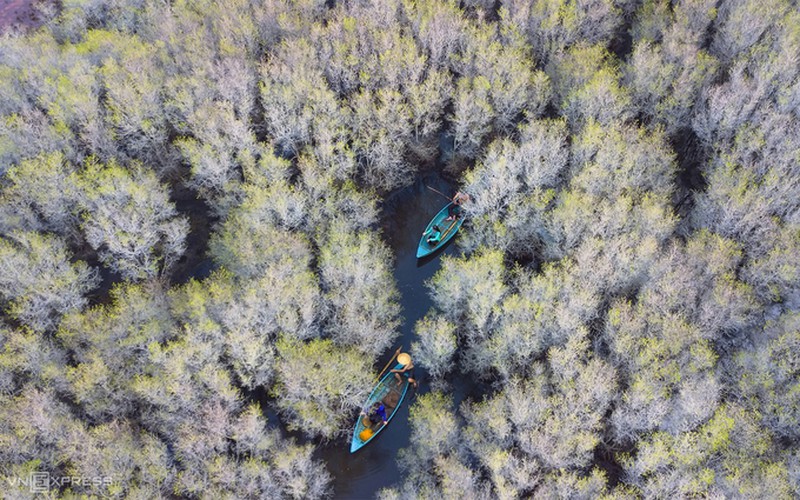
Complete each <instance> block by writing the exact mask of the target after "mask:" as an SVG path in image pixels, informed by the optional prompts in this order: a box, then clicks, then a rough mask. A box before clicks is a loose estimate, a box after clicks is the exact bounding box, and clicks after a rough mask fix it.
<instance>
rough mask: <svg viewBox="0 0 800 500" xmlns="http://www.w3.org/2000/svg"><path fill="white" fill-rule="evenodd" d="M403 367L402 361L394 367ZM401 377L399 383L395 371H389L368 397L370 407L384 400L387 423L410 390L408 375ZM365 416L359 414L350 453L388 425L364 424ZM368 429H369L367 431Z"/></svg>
mask: <svg viewBox="0 0 800 500" xmlns="http://www.w3.org/2000/svg"><path fill="white" fill-rule="evenodd" d="M402 368H403V365H402V364H400V363H398V364H397V365H395V367H394V369H395V370H400V369H402ZM400 378H401V379H402V382H399V383H398V382H397V379H395V377H394V373H392V372H389V373H387V374H386V375H384V376H383V378H382V379H381V381H380V382H378V385H376V386H375V389H373V390H372V393H371V394H370V395H369V398H368V399H367V403H366V404H365V405H364V408H365V409H368V408H369V407H371V406H372V404H373V403H375V402H377V401H381V402H383V405H384V406H385V407H386V425H389V422H391V421H392V417H394V414H395V413H397V409H398V408H399V407H400V405H401V404H402V403H403V399H404V398H405V397H406V392H408V377H402V376H401V377H400ZM365 418H366V417H364V416H363V415H360V414H359V416H358V420H357V421H356V427H355V429H354V430H353V441H352V442H351V443H350V453H355V452H357V451H358V450H360V449H361V448H362V447H364V446H366V445H367V443H369V442H370V441H372V440H373V439H375V436H377V435H378V434H379V433H380V432H381V431H382V430H383V428H384V427H386V425H383V422H378V423H377V424H376V425H374V426H367V425H364V421H365ZM367 422H369V420H367ZM367 429H369V431H367ZM365 431H366V433H365ZM362 433H365V434H362Z"/></svg>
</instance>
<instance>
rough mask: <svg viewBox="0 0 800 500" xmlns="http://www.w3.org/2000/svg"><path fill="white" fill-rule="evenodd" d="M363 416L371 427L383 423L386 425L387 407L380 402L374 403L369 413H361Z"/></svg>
mask: <svg viewBox="0 0 800 500" xmlns="http://www.w3.org/2000/svg"><path fill="white" fill-rule="evenodd" d="M361 414H362V415H363V416H365V417H367V419H368V420H369V422H370V424H371V425H375V424H377V423H378V422H382V423H383V425H386V423H387V420H386V407H385V406H384V405H383V403H381V402H380V401H375V402H374V403H372V406H371V407H370V409H369V413H367V412H365V411H363V410H362V411H361Z"/></svg>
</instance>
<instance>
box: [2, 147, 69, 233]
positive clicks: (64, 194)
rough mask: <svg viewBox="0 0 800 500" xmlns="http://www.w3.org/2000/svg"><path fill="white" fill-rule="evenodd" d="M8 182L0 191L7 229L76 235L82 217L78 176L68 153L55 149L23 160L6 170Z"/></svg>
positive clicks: (5, 228)
mask: <svg viewBox="0 0 800 500" xmlns="http://www.w3.org/2000/svg"><path fill="white" fill-rule="evenodd" d="M6 180H7V186H6V188H5V189H4V190H3V191H2V194H1V195H0V214H2V222H0V225H1V226H0V227H3V229H4V230H5V232H10V230H11V229H19V230H26V231H47V232H53V233H56V234H59V235H61V236H64V237H67V238H70V239H76V238H77V237H78V231H79V227H78V225H79V223H80V219H79V218H78V214H77V213H76V210H75V204H76V203H77V202H78V200H79V198H80V193H79V191H78V187H77V185H76V184H77V177H76V176H75V175H74V169H73V167H72V166H71V165H70V164H69V163H68V162H67V161H66V159H65V158H64V154H63V153H60V152H55V153H51V154H47V155H44V154H43V155H40V156H37V157H35V158H33V159H30V160H26V161H23V162H21V163H20V164H19V165H16V166H13V167H11V168H10V169H9V170H8V172H6Z"/></svg>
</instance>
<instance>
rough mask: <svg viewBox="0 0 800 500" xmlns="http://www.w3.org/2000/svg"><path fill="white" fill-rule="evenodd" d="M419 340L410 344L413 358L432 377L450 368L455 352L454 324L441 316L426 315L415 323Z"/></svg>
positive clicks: (444, 372) (436, 376)
mask: <svg viewBox="0 0 800 500" xmlns="http://www.w3.org/2000/svg"><path fill="white" fill-rule="evenodd" d="M415 330H416V333H417V336H418V337H419V339H420V342H414V343H412V344H411V350H412V351H413V352H414V359H415V360H416V361H417V363H418V364H419V365H420V366H422V367H423V368H425V369H427V370H428V373H430V375H431V376H432V377H434V378H438V377H442V376H443V375H445V374H446V373H447V371H448V370H449V369H450V366H451V365H452V362H453V355H454V354H455V352H456V332H455V330H456V326H455V325H454V324H453V323H451V322H449V321H447V320H446V319H444V318H443V317H441V316H426V317H424V318H422V319H421V320H419V321H418V322H417V324H416V325H415Z"/></svg>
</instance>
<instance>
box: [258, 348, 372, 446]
mask: <svg viewBox="0 0 800 500" xmlns="http://www.w3.org/2000/svg"><path fill="white" fill-rule="evenodd" d="M276 348H277V351H278V360H277V361H276V363H275V371H276V374H277V380H276V383H275V385H274V386H273V387H272V394H273V396H275V397H276V398H277V406H278V409H279V410H280V412H281V413H282V414H283V416H284V417H285V418H286V421H287V424H288V426H289V428H291V429H296V430H300V431H302V432H303V433H304V434H306V435H308V436H320V437H322V438H326V439H330V438H333V437H334V436H337V435H339V434H342V433H344V432H345V429H349V428H350V424H351V419H350V417H351V415H352V411H353V410H354V409H355V408H358V407H359V405H361V404H362V403H363V401H364V398H366V396H367V394H368V391H369V389H370V387H371V382H374V379H372V375H373V373H372V370H371V366H370V364H369V360H368V359H366V358H365V357H364V356H363V355H362V354H361V353H359V352H358V351H357V350H355V349H353V348H350V347H338V346H336V345H335V344H334V343H333V342H332V341H331V340H312V341H310V342H302V341H297V340H293V339H290V338H287V337H281V338H280V339H279V340H278V342H277V343H276Z"/></svg>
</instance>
